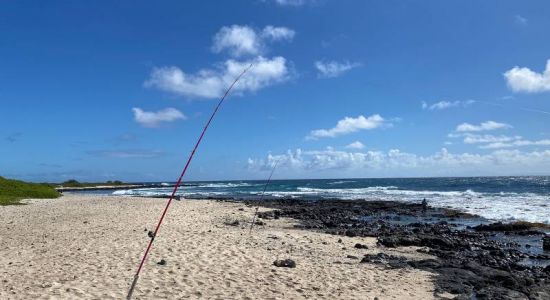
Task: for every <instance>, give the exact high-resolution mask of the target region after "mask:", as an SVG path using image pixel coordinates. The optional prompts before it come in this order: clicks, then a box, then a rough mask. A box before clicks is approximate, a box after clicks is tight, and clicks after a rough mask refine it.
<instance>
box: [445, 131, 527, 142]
mask: <svg viewBox="0 0 550 300" xmlns="http://www.w3.org/2000/svg"><path fill="white" fill-rule="evenodd" d="M459 136H463V137H464V143H465V144H483V143H501V142H510V141H514V140H519V139H521V136H507V135H499V136H494V135H490V134H483V135H480V134H471V133H466V134H461V135H459ZM451 137H455V136H451Z"/></svg>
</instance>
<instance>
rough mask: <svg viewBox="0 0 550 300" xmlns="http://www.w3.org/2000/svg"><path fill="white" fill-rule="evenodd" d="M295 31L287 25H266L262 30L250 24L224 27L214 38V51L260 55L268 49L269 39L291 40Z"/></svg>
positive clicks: (236, 54)
mask: <svg viewBox="0 0 550 300" xmlns="http://www.w3.org/2000/svg"><path fill="white" fill-rule="evenodd" d="M294 35H295V32H294V30H292V29H289V28H286V27H274V26H271V25H269V26H266V27H265V28H264V29H263V30H262V31H261V32H258V31H256V30H255V29H254V28H252V27H249V26H241V25H232V26H229V27H228V26H224V27H222V28H221V29H220V30H219V31H218V33H216V35H214V38H213V45H212V51H214V52H216V53H220V52H222V51H224V50H227V51H228V52H229V53H230V54H231V55H232V56H235V57H239V56H243V55H260V54H263V53H264V52H265V50H266V49H267V46H266V42H267V41H281V40H287V41H290V40H292V39H293V38H294Z"/></svg>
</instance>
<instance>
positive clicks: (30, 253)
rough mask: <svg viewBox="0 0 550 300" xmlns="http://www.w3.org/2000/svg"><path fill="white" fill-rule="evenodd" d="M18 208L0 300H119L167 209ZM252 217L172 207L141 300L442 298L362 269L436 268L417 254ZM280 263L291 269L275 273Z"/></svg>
mask: <svg viewBox="0 0 550 300" xmlns="http://www.w3.org/2000/svg"><path fill="white" fill-rule="evenodd" d="M23 202H24V203H27V204H28V205H23V206H7V207H0V227H2V228H5V230H6V232H7V233H9V234H6V235H2V239H0V249H2V250H0V266H2V268H0V282H2V284H1V285H0V298H2V299H28V298H56V299H89V298H101V299H121V298H124V297H125V296H126V292H127V290H128V288H129V284H130V283H131V279H132V278H133V275H134V272H135V268H136V267H137V263H138V262H139V259H140V257H141V255H142V254H143V251H144V248H145V246H146V243H147V242H148V239H149V237H148V236H147V233H148V230H151V229H153V227H154V225H155V224H156V222H157V218H158V214H159V213H160V212H161V210H162V208H163V207H164V204H165V203H164V202H163V201H158V199H154V198H153V199H152V198H130V197H102V196H84V195H75V194H71V195H64V196H62V197H61V198H58V199H52V200H24V201H23ZM254 210H255V208H254V207H251V206H247V205H246V204H245V203H228V202H224V201H205V200H187V201H181V202H174V203H173V206H172V208H171V210H170V212H169V214H168V216H167V219H166V223H165V224H164V225H163V227H162V229H161V231H160V233H159V235H158V236H157V238H156V240H155V246H154V248H153V251H152V252H151V256H150V257H149V259H148V260H147V262H146V265H145V269H144V272H143V273H142V276H141V277H140V281H139V283H138V286H137V288H136V291H135V293H134V296H135V299H149V298H169V299H173V298H188V297H189V298H199V297H204V298H223V299H258V298H260V299H266V298H272V299H288V298H295V299H306V298H315V299H334V298H338V299H357V297H358V295H359V296H360V297H361V298H366V299H374V298H375V297H378V298H379V299H392V298H396V299H404V298H405V299H434V298H435V294H434V291H435V286H434V276H435V275H434V274H433V273H431V272H427V271H423V270H419V269H413V268H407V269H391V268H387V267H384V266H380V265H377V264H373V263H368V262H364V263H360V261H361V257H363V256H364V255H365V254H372V255H378V253H383V254H384V255H399V256H406V257H408V258H410V259H411V260H425V259H429V258H433V256H431V255H429V254H425V253H420V252H417V251H416V250H418V247H400V248H396V249H389V248H384V247H378V246H377V245H376V239H374V238H369V237H340V238H339V237H335V236H333V235H328V234H325V233H320V232H314V231H309V230H303V229H299V228H296V227H295V225H296V224H297V223H296V221H295V220H293V219H290V218H279V219H277V220H266V221H264V225H258V226H255V227H254V230H253V234H251V235H249V234H248V230H249V226H248V223H249V222H250V220H251V218H252V216H253V213H254ZM270 210H271V209H267V208H260V212H268V211H270ZM234 221H239V224H238V225H237V226H233V225H235V222H234ZM356 244H361V245H366V248H368V249H364V248H356V247H355V246H354V245H356ZM163 259H164V260H165V262H166V264H165V265H159V264H157V263H158V262H159V261H161V260H163ZM279 259H292V260H294V261H295V262H296V267H295V268H279V267H276V266H274V265H273V263H274V261H275V260H279ZM441 295H442V296H445V295H446V294H441Z"/></svg>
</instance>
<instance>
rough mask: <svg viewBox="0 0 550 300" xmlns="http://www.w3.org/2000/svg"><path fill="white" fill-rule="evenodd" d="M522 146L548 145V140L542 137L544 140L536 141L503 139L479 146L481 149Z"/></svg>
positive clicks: (549, 141) (549, 142) (549, 144)
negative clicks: (502, 140) (509, 140)
mask: <svg viewBox="0 0 550 300" xmlns="http://www.w3.org/2000/svg"><path fill="white" fill-rule="evenodd" d="M524 146H550V140H549V139H544V140H538V141H530V140H522V139H518V140H515V141H511V142H508V141H505V142H494V143H490V144H487V145H483V146H480V148H482V149H501V148H516V147H524Z"/></svg>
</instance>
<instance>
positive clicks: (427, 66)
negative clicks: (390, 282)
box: [0, 0, 550, 181]
mask: <svg viewBox="0 0 550 300" xmlns="http://www.w3.org/2000/svg"><path fill="white" fill-rule="evenodd" d="M2 6H3V8H2V10H1V11H0V43H1V46H0V104H1V105H0V157H1V159H0V175H2V176H8V177H16V178H21V179H26V180H33V181H63V180H67V179H70V178H76V179H78V180H83V181H90V180H114V179H120V180H126V181H172V180H175V178H176V177H177V175H178V174H179V172H180V170H181V167H182V166H183V164H184V162H185V160H186V158H187V155H188V154H189V152H190V151H191V148H192V146H193V144H194V142H195V140H196V138H197V137H198V135H199V133H200V130H201V129H202V127H203V126H204V123H205V121H206V120H207V118H208V116H209V114H210V112H211V110H212V109H213V106H214V105H215V104H216V102H217V100H216V99H217V97H218V96H219V95H220V93H222V92H223V89H224V88H226V86H227V85H228V83H229V81H231V80H232V78H233V77H234V76H236V74H237V73H238V72H240V70H241V69H242V68H244V66H246V65H248V64H249V63H254V65H255V66H254V67H253V69H252V70H251V71H250V72H249V73H248V74H246V76H245V77H244V78H243V80H242V81H241V82H239V83H238V85H237V87H236V90H235V91H234V93H233V95H232V96H231V97H230V98H228V99H227V102H225V103H224V105H223V106H222V109H221V111H220V113H219V114H218V116H217V117H216V119H215V120H214V123H213V124H212V127H211V128H210V130H209V131H208V133H207V136H206V138H205V140H204V142H203V144H202V145H201V147H200V148H199V151H198V153H197V155H196V158H195V160H194V161H193V163H192V167H191V169H190V170H189V172H188V175H187V178H188V179H190V180H216V179H263V178H265V177H266V176H267V175H268V173H269V169H270V167H271V166H272V165H274V164H275V163H277V162H278V163H279V167H278V169H277V172H276V173H275V177H276V178H336V177H387V176H390V177H395V176H399V177H409V176H468V175H522V174H523V175H537V174H546V175H548V174H550V126H549V124H550V99H549V98H550V65H548V66H547V61H548V60H550V39H548V36H549V35H550V32H549V29H548V28H550V3H549V2H548V1H542V0H541V1H504V0H498V1H497V0H494V1H435V0H434V1H330V0H317V1H308V0H265V1H255V0H251V1H245V0H241V1H231V2H229V1H162V2H155V3H152V2H150V1H117V2H116V3H113V2H111V1H59V2H57V1H48V2H45V1H44V2H42V1H38V2H37V1H11V2H7V1H6V2H3V5H2Z"/></svg>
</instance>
